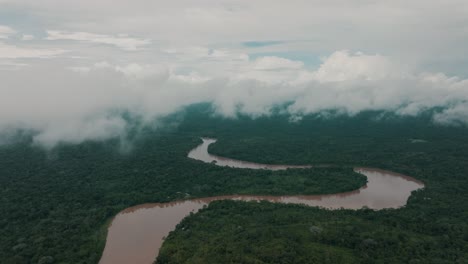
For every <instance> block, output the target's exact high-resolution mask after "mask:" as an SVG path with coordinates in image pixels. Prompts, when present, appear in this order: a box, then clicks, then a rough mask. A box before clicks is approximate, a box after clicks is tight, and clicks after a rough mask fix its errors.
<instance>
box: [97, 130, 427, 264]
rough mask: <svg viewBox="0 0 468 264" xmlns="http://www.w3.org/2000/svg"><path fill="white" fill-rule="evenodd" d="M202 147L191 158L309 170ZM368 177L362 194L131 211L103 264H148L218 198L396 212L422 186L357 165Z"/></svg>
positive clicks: (114, 229)
mask: <svg viewBox="0 0 468 264" xmlns="http://www.w3.org/2000/svg"><path fill="white" fill-rule="evenodd" d="M202 140H203V143H202V144H201V145H199V146H198V147H196V148H194V149H193V150H191V151H190V152H189V154H188V157H189V158H192V159H196V160H201V161H204V162H208V163H213V164H216V165H218V166H229V167H233V168H249V169H268V170H285V169H288V168H289V169H298V168H311V167H312V166H311V165H304V166H297V165H268V164H259V163H253V162H246V161H240V160H234V159H229V158H225V157H219V156H216V155H211V154H209V153H208V146H209V145H210V144H212V143H215V142H216V140H215V139H209V138H202ZM354 170H355V171H356V172H358V173H361V174H363V175H365V176H366V177H367V184H366V185H365V186H363V187H361V188H360V189H358V190H355V191H351V192H345V193H338V194H326V195H292V196H257V195H228V196H215V197H208V198H199V199H191V200H183V201H175V202H169V203H151V204H143V205H138V206H134V207H130V208H127V209H125V210H123V211H122V212H120V213H119V214H117V215H116V216H115V218H114V219H113V220H112V222H111V224H110V226H109V229H108V234H107V240H106V246H105V248H104V252H103V255H102V257H101V260H100V262H99V263H100V264H119V263H122V264H127V263H134V264H150V263H153V261H154V260H155V259H156V257H157V254H158V251H159V248H160V247H161V244H162V242H163V240H164V237H165V236H167V235H168V234H169V232H170V231H171V230H174V229H175V227H176V225H177V224H178V223H179V222H180V221H181V220H182V219H183V218H184V217H186V216H187V215H188V214H190V212H197V211H198V210H199V209H201V208H203V206H205V205H208V204H209V203H210V202H212V201H216V200H225V199H231V200H242V201H260V200H267V201H270V202H275V203H293V204H305V205H309V206H320V207H323V208H327V209H339V208H347V209H360V208H362V207H368V208H371V209H376V210H378V209H384V208H398V207H401V206H404V205H405V204H406V201H407V200H408V197H409V196H410V195H411V192H412V191H414V190H417V189H421V188H423V187H424V184H423V183H422V182H420V181H418V180H416V179H414V178H411V177H409V176H405V175H402V174H398V173H394V172H389V171H384V170H380V169H373V168H363V167H356V168H354Z"/></svg>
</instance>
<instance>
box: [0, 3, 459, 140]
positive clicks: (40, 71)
mask: <svg viewBox="0 0 468 264" xmlns="http://www.w3.org/2000/svg"><path fill="white" fill-rule="evenodd" d="M109 6H112V8H111V9H109ZM421 6H424V7H425V8H421ZM0 10H2V12H3V13H6V14H9V15H8V16H7V17H5V19H3V20H2V21H3V23H7V24H8V26H0V131H4V130H5V129H6V127H10V128H12V127H16V128H25V129H33V130H35V131H37V133H38V134H37V137H36V138H35V140H36V141H38V142H44V144H48V145H53V144H55V143H54V142H60V141H69V142H79V141H82V140H86V139H93V138H94V139H102V138H105V135H106V133H105V131H107V130H109V136H114V135H116V134H118V133H119V132H118V131H120V132H122V133H123V131H124V130H125V125H124V124H123V123H122V122H124V123H125V121H124V120H120V119H119V114H118V113H121V112H124V111H125V112H131V113H134V114H135V115H137V116H140V117H142V118H143V119H144V120H146V121H149V120H152V119H154V118H158V117H160V116H163V115H165V114H168V113H171V112H173V111H176V110H178V109H180V108H181V107H182V106H184V105H187V104H190V103H196V102H213V103H214V104H215V105H216V109H217V111H218V113H219V114H221V115H224V116H235V115H236V113H237V111H242V112H244V113H247V114H250V115H252V116H258V115H262V114H269V112H270V110H271V107H272V106H273V105H275V104H278V103H283V102H286V101H287V102H291V105H290V106H289V108H288V109H287V110H288V111H289V112H290V113H291V114H292V115H293V116H294V118H293V119H294V120H300V117H301V115H303V114H307V113H313V112H318V111H323V110H329V109H339V110H340V112H341V113H344V114H355V113H358V112H360V111H364V110H387V111H394V112H395V113H397V114H400V115H417V114H418V113H420V112H421V111H424V110H425V109H429V108H432V107H441V108H443V109H444V110H441V111H440V112H438V113H437V114H435V115H434V117H433V118H434V122H437V123H440V124H459V125H460V124H466V123H467V119H466V115H465V113H466V112H468V109H467V107H466V102H467V101H468V95H467V90H468V88H467V86H468V84H467V78H468V52H467V48H466V43H468V22H467V20H466V17H468V1H466V0H451V1H435V0H414V1H411V3H410V4H408V1H403V0H394V1H347V2H344V1H310V0H291V2H290V3H289V2H288V4H285V3H284V1H281V0H257V1H255V2H253V1H231V0H200V1H185V0H176V1H166V2H165V3H164V4H161V2H160V1H152V0H134V1H112V0H101V1H92V0H81V1H61V0H43V1H30V0H0ZM48 29H60V30H48ZM44 32H45V36H44ZM121 32H127V33H128V35H125V34H119V33H121ZM29 34H33V35H29ZM32 38H33V39H32ZM130 51H131V52H130ZM356 51H362V52H356ZM44 58H47V59H44ZM457 76H458V77H457ZM88 124H92V126H89V125H88ZM10 131H11V129H10ZM72 132H73V133H72ZM75 132H76V133H75ZM0 133H1V132H0ZM41 135H42V136H41ZM68 135H69V136H68ZM75 139H76V140H75Z"/></svg>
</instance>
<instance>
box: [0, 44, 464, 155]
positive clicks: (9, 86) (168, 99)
mask: <svg viewBox="0 0 468 264" xmlns="http://www.w3.org/2000/svg"><path fill="white" fill-rule="evenodd" d="M236 65H237V67H238V74H237V75H233V74H226V75H224V76H223V75H217V76H216V75H214V76H203V77H201V76H199V75H198V74H196V73H194V72H189V73H185V74H181V73H177V72H174V71H172V70H171V68H170V66H169V65H140V64H128V65H113V64H111V63H108V62H99V63H95V64H93V65H89V67H79V68H73V67H72V68H64V67H62V66H57V65H55V64H54V63H42V64H41V66H40V67H39V66H29V67H27V68H25V69H22V70H20V71H13V72H11V71H10V72H6V71H0V79H1V80H2V86H1V89H0V130H4V131H11V129H12V128H23V129H33V130H36V131H38V132H39V133H38V134H37V135H36V137H35V139H34V140H35V141H36V142H38V143H41V144H44V145H47V146H53V145H54V144H56V143H57V142H60V141H64V142H71V143H78V142H81V141H83V140H87V139H93V140H100V139H105V138H109V137H116V136H119V135H122V134H123V133H125V129H126V126H127V124H126V121H125V120H124V119H123V118H122V116H121V113H123V112H130V113H133V114H135V115H138V116H140V117H142V118H143V120H145V121H148V122H151V121H153V120H154V119H155V118H158V117H162V116H164V115H167V114H170V113H172V112H174V111H177V110H178V109H180V108H181V107H183V106H186V105H189V104H192V103H198V102H213V103H214V105H215V106H216V108H217V111H218V113H219V114H221V115H223V116H226V117H233V116H235V115H236V113H237V112H238V111H240V112H242V113H246V114H250V115H252V116H259V115H268V114H269V113H270V110H271V108H272V107H274V106H275V105H276V104H280V103H284V102H293V103H292V104H291V105H290V106H289V108H288V111H289V113H290V114H292V115H295V116H300V115H302V114H307V113H316V112H319V111H323V110H330V109H339V110H340V111H342V112H343V113H347V114H351V115H352V114H355V113H358V112H360V111H364V110H388V111H394V112H396V113H398V114H401V115H417V114H418V113H420V112H421V111H424V110H426V109H429V108H433V107H438V106H442V107H446V109H445V110H444V111H443V112H440V113H438V114H437V115H435V116H434V121H435V122H438V123H442V124H454V123H461V124H468V80H462V79H459V78H456V77H453V78H450V77H447V76H445V75H444V74H441V73H436V74H431V73H417V72H416V73H415V72H411V71H409V70H408V71H403V70H402V67H400V66H399V65H398V64H395V63H393V62H392V61H391V60H390V59H389V58H387V57H384V56H381V55H365V54H362V53H351V52H348V51H337V52H334V53H333V54H331V55H330V56H328V57H326V58H324V59H323V62H322V64H321V65H320V66H319V67H318V68H317V69H315V70H307V69H305V68H304V65H303V63H301V62H298V61H291V60H288V59H285V58H278V57H271V56H269V57H263V58H258V59H248V60H245V61H243V62H242V63H241V64H236ZM229 67H231V66H229ZM24 76H28V78H23V77H24Z"/></svg>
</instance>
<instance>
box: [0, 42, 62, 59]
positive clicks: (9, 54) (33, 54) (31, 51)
mask: <svg viewBox="0 0 468 264" xmlns="http://www.w3.org/2000/svg"><path fill="white" fill-rule="evenodd" d="M65 52H66V50H63V49H37V48H24V47H19V46H16V45H9V44H5V43H2V42H1V41H0V59H23V58H51V57H55V56H57V55H60V54H63V53H65Z"/></svg>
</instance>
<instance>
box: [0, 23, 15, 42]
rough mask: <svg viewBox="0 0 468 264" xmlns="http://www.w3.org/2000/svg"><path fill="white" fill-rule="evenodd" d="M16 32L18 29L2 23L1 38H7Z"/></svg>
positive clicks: (0, 26) (0, 27) (0, 28)
mask: <svg viewBox="0 0 468 264" xmlns="http://www.w3.org/2000/svg"><path fill="white" fill-rule="evenodd" d="M15 33H16V31H15V30H14V29H12V28H11V27H8V26H2V25H0V39H7V38H9V37H10V35H13V34H15Z"/></svg>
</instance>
